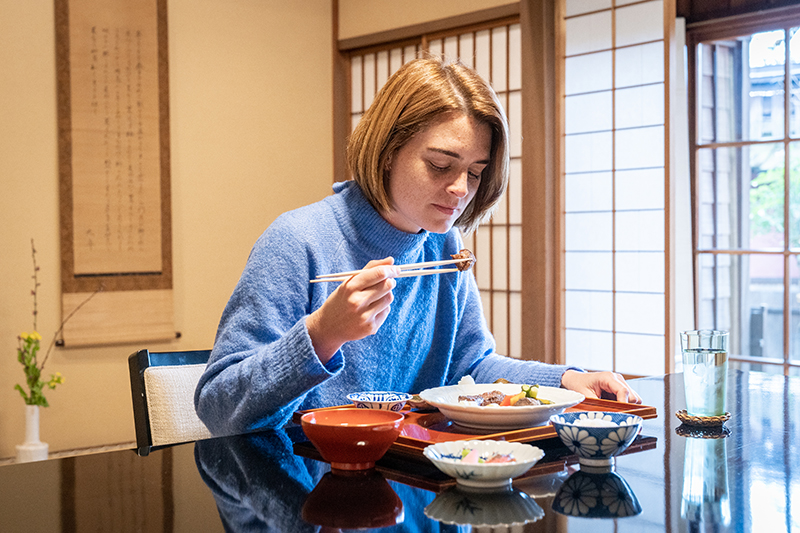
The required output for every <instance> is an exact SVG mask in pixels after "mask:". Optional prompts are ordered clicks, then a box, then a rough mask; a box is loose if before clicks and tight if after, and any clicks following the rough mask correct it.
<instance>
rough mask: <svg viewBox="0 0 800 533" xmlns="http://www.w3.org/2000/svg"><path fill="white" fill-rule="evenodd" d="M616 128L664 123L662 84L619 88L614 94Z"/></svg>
mask: <svg viewBox="0 0 800 533" xmlns="http://www.w3.org/2000/svg"><path fill="white" fill-rule="evenodd" d="M615 98H616V106H615V108H614V112H615V115H616V116H615V122H614V126H615V127H616V128H618V129H619V128H638V127H641V126H655V125H661V124H664V84H663V83H658V84H655V85H643V86H641V87H631V88H629V89H619V90H617V91H616V94H615Z"/></svg>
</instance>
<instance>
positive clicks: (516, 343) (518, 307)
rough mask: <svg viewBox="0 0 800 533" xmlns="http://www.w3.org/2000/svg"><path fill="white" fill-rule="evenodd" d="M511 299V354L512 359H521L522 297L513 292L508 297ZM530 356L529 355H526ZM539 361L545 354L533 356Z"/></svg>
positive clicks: (509, 340)
mask: <svg viewBox="0 0 800 533" xmlns="http://www.w3.org/2000/svg"><path fill="white" fill-rule="evenodd" d="M508 297H509V300H510V301H509V307H510V315H509V317H508V322H509V331H510V333H509V335H510V337H511V338H509V339H508V343H509V353H508V355H510V356H511V357H514V358H517V359H520V358H522V356H523V353H522V295H521V294H519V293H517V292H512V293H510V294H509V295H508ZM524 355H529V354H524ZM532 355H533V356H534V357H536V358H537V359H541V358H542V357H543V356H544V354H542V353H537V354H532ZM526 358H527V357H526Z"/></svg>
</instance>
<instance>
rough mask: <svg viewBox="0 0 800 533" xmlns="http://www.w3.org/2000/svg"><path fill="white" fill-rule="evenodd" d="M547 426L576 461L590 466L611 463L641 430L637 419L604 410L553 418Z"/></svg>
mask: <svg viewBox="0 0 800 533" xmlns="http://www.w3.org/2000/svg"><path fill="white" fill-rule="evenodd" d="M550 423H551V424H552V425H553V427H554V428H555V430H556V433H557V434H558V436H559V438H560V439H561V442H563V443H564V444H565V445H566V446H567V448H569V449H570V451H571V452H572V453H574V454H575V455H577V456H578V462H579V463H581V464H582V465H589V466H605V465H610V464H613V463H614V457H616V456H617V455H619V454H621V453H622V452H623V451H625V449H626V448H627V447H628V446H630V444H631V442H633V439H635V438H636V436H637V435H638V434H639V431H640V430H641V429H642V418H641V417H640V416H636V415H631V414H626V413H609V412H603V411H579V412H573V413H563V414H560V415H553V416H551V417H550Z"/></svg>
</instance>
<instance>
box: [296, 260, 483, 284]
mask: <svg viewBox="0 0 800 533" xmlns="http://www.w3.org/2000/svg"><path fill="white" fill-rule="evenodd" d="M470 260H471V258H469V257H463V258H459V259H446V260H443V261H425V262H423V263H409V264H407V265H396V266H397V267H398V268H399V269H400V270H401V272H400V274H398V275H397V276H395V277H398V278H407V277H411V276H430V275H431V274H447V273H449V272H458V270H459V269H458V268H428V267H436V266H442V265H454V264H456V263H461V262H463V261H470ZM363 271H364V269H361V270H351V271H349V272H335V273H333V274H321V275H319V276H317V277H316V279H312V280H311V283H323V282H326V281H347V280H348V279H350V278H351V277H353V276H355V275H356V274H358V273H359V272H363Z"/></svg>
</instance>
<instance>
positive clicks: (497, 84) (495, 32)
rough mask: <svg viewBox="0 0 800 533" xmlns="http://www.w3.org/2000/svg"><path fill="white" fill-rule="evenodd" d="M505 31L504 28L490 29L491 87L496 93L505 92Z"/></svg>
mask: <svg viewBox="0 0 800 533" xmlns="http://www.w3.org/2000/svg"><path fill="white" fill-rule="evenodd" d="M507 34H508V32H507V31H506V27H505V26H500V27H499V28H493V29H492V78H491V82H492V87H494V90H495V91H497V92H502V91H505V90H507V87H508V83H507V82H506V73H507V69H506V59H507V55H506V35H507Z"/></svg>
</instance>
